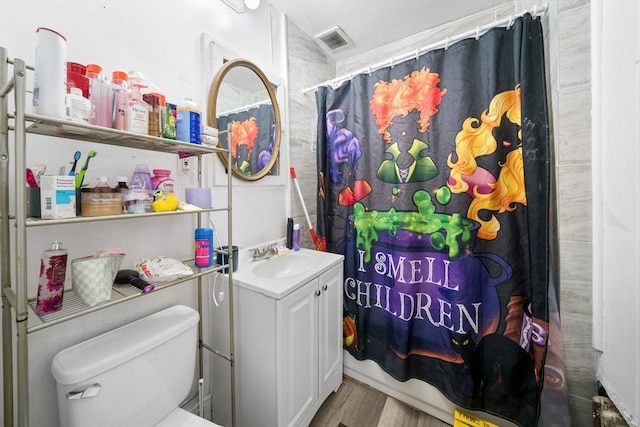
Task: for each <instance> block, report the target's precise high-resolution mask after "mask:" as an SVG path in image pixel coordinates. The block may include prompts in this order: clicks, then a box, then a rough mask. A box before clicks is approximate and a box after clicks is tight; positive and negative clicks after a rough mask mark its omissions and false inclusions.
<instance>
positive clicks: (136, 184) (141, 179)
mask: <svg viewBox="0 0 640 427" xmlns="http://www.w3.org/2000/svg"><path fill="white" fill-rule="evenodd" d="M129 188H139V189H143V190H147V191H153V183H152V182H151V174H150V173H149V167H148V166H147V165H146V164H144V163H140V164H137V165H136V167H135V169H134V170H133V175H131V181H130V182H129Z"/></svg>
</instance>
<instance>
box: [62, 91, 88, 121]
mask: <svg viewBox="0 0 640 427" xmlns="http://www.w3.org/2000/svg"><path fill="white" fill-rule="evenodd" d="M65 104H66V110H67V114H66V116H67V120H71V121H72V122H78V123H87V124H88V123H90V121H91V101H89V100H88V99H87V98H85V97H84V96H82V89H80V88H78V87H72V88H71V89H69V93H68V94H67V95H66V97H65Z"/></svg>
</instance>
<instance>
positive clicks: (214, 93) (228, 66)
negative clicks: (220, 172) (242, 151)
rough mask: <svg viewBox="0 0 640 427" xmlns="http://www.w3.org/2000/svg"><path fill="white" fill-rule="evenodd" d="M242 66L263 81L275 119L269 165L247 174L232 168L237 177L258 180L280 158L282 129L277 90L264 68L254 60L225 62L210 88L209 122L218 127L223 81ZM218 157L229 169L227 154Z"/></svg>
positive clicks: (221, 153)
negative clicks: (219, 98) (219, 100)
mask: <svg viewBox="0 0 640 427" xmlns="http://www.w3.org/2000/svg"><path fill="white" fill-rule="evenodd" d="M240 67H246V68H248V69H250V70H251V71H253V72H254V73H255V74H256V76H258V78H259V79H260V80H261V81H262V84H263V85H264V87H265V89H266V90H267V93H268V94H269V99H270V100H271V106H272V108H273V117H274V121H275V138H274V143H273V151H272V153H271V158H270V159H269V162H268V163H267V165H266V166H265V167H264V168H262V170H260V171H259V172H257V173H255V174H252V175H245V174H244V173H242V172H241V171H240V170H238V169H237V168H236V167H232V168H231V171H232V173H233V175H234V176H236V177H237V178H240V179H243V180H246V181H256V180H258V179H260V178H262V177H264V176H265V175H267V174H268V173H269V172H270V171H271V169H272V168H273V166H274V165H275V163H276V161H277V160H278V156H279V154H280V129H281V123H280V109H279V108H278V101H277V100H276V94H275V91H274V89H273V87H272V86H271V83H270V82H269V80H268V79H267V76H265V74H264V73H263V72H262V70H260V68H258V67H257V66H256V65H255V64H253V63H252V62H250V61H247V60H245V59H232V60H230V61H227V62H225V63H224V64H223V65H222V67H221V68H220V70H218V72H217V73H216V75H215V77H214V78H213V82H212V84H211V88H210V89H209V99H208V103H207V124H208V125H209V126H211V127H214V128H216V129H218V118H217V112H216V106H217V104H218V95H219V93H220V88H221V86H222V83H223V82H224V78H225V76H226V75H227V74H228V73H229V72H230V71H231V70H233V69H234V68H240ZM221 131H226V129H218V132H221ZM230 140H231V136H230V135H227V141H230ZM227 145H228V143H227ZM218 146H220V147H222V145H221V142H220V137H218ZM227 148H229V147H227ZM229 149H230V148H229ZM218 158H219V159H220V160H221V161H222V164H223V165H224V167H225V169H228V163H227V154H226V153H223V152H219V153H218ZM227 172H228V170H227Z"/></svg>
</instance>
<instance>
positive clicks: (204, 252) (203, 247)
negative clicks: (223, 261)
mask: <svg viewBox="0 0 640 427" xmlns="http://www.w3.org/2000/svg"><path fill="white" fill-rule="evenodd" d="M213 252H214V245H213V229H212V228H196V231H195V256H194V259H195V265H196V267H198V268H204V267H211V266H212V265H213Z"/></svg>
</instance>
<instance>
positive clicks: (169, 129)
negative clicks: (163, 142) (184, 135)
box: [162, 102, 177, 139]
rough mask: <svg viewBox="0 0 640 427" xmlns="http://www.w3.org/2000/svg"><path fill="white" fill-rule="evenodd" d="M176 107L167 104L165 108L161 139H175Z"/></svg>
mask: <svg viewBox="0 0 640 427" xmlns="http://www.w3.org/2000/svg"><path fill="white" fill-rule="evenodd" d="M176 108H177V107H176V105H175V104H170V103H168V102H167V105H166V107H165V116H164V117H165V118H164V126H163V128H162V137H163V138H167V139H176Z"/></svg>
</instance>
